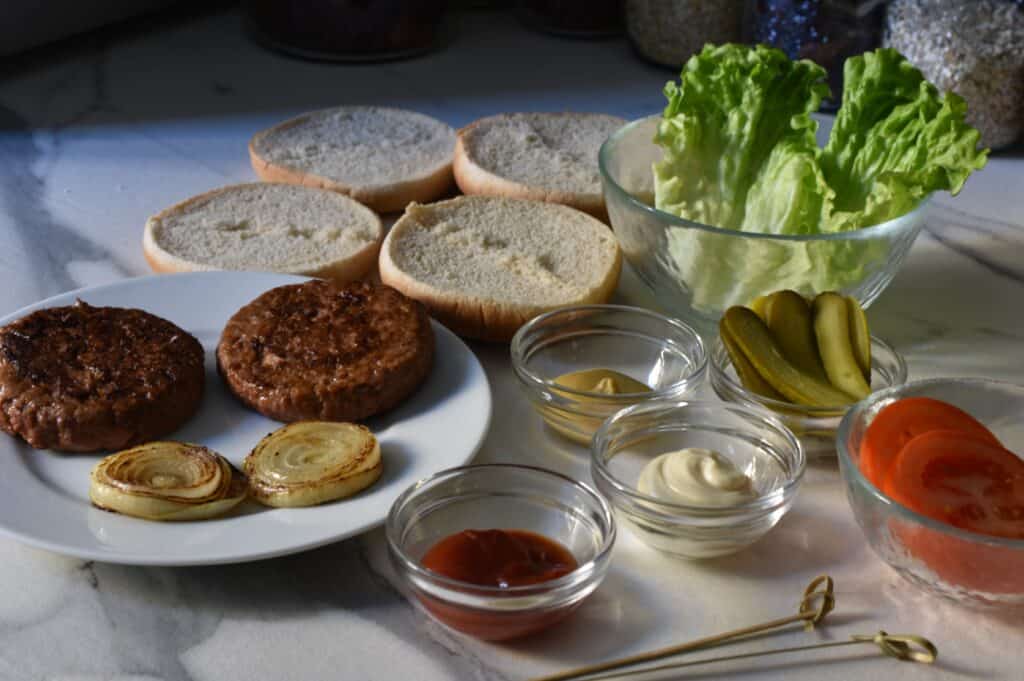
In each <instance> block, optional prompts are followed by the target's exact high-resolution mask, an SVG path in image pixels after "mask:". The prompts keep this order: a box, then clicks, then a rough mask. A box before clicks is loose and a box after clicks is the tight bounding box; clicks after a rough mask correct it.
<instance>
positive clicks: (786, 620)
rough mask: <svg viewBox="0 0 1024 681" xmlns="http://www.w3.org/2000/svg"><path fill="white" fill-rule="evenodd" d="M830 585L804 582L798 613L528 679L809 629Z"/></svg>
mask: <svg viewBox="0 0 1024 681" xmlns="http://www.w3.org/2000/svg"><path fill="white" fill-rule="evenodd" d="M834 586H835V585H834V584H833V582H832V578H831V577H829V576H828V575H821V576H820V577H815V578H814V579H813V580H812V581H811V583H810V584H808V585H807V588H806V589H804V596H803V598H802V599H801V600H800V608H799V610H798V612H797V613H796V614H795V615H790V616H789V617H782V618H780V619H775V620H770V621H768V622H764V623H762V624H755V625H752V626H749V627H743V628H741V629H734V630H732V631H727V632H725V633H724V634H717V635H715V636H708V637H706V638H700V639H697V640H695V641H690V642H688V643H683V644H681V645H675V646H669V647H668V648H660V649H658V650H652V651H650V652H647V653H640V654H638V655H631V656H629V657H623V658H620V659H617V660H611V661H609V662H601V663H599V664H593V665H588V666H586V667H579V668H577V669H570V670H569V671H566V672H559V673H557V674H552V675H550V676H541V677H537V678H535V679H532V680H531V681H566V680H567V679H575V678H577V677H581V676H590V675H592V674H597V673H599V672H606V671H610V670H612V669H620V668H622V667H631V666H633V665H637V664H641V663H643V662H653V661H654V660H660V659H662V658H665V657H670V656H672V655H679V654H680V653H687V652H690V651H693V650H699V649H701V648H709V647H712V646H715V645H719V644H722V643H726V642H728V641H731V640H733V639H737V638H742V637H744V636H751V635H753V634H759V633H761V632H764V631H768V630H770V629H778V628H779V627H783V626H786V625H787V624H794V623H796V622H803V623H804V626H805V627H807V628H808V629H812V628H814V625H815V624H817V623H818V622H820V621H821V620H822V619H823V618H824V617H825V615H827V614H828V613H830V612H832V608H834V607H835V604H836V599H835V593H834Z"/></svg>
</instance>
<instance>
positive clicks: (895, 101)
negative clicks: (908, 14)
mask: <svg viewBox="0 0 1024 681" xmlns="http://www.w3.org/2000/svg"><path fill="white" fill-rule="evenodd" d="M966 114H967V104H966V103H965V102H964V100H963V99H962V98H961V97H959V96H958V95H956V94H954V93H947V94H945V95H940V94H939V92H938V90H936V89H935V87H934V86H933V85H932V84H931V83H929V82H928V81H927V80H925V78H924V76H923V75H922V74H921V72H920V71H918V70H917V69H916V68H914V67H913V66H912V65H911V64H910V63H909V62H908V61H907V60H906V59H904V58H903V56H902V55H901V54H900V53H899V52H897V51H896V50H893V49H880V50H876V51H874V52H867V53H865V54H863V55H860V56H858V57H853V58H851V59H847V60H846V65H845V68H844V70H843V101H842V106H841V107H840V109H839V112H838V114H837V116H836V122H835V125H834V126H833V128H832V133H831V135H830V137H829V141H828V144H827V145H826V146H825V150H824V152H823V153H822V155H821V167H822V171H823V172H824V174H825V178H826V181H827V182H828V184H829V186H830V187H832V189H833V190H834V191H835V206H834V214H833V215H832V216H830V217H829V219H828V220H827V222H826V223H825V224H823V225H822V229H821V231H823V232H830V231H842V230H846V229H856V228H859V227H867V226H870V225H874V224H878V223H880V222H885V221H887V220H891V219H892V218H895V217H898V216H900V215H903V214H904V213H907V212H909V211H911V210H913V209H914V208H915V207H916V206H917V205H918V204H919V203H920V202H921V200H922V199H924V198H925V197H926V196H928V195H929V194H931V193H932V192H935V191H942V190H945V191H948V192H950V193H951V194H954V195H955V194H957V193H958V192H959V191H960V189H961V188H962V187H963V185H964V182H966V181H967V177H968V176H969V175H970V174H971V173H972V172H973V171H975V170H979V169H981V168H982V167H984V166H985V162H986V158H987V155H988V150H987V149H982V150H978V149H977V146H978V140H979V138H980V134H979V132H978V131H977V130H975V129H974V128H973V127H971V126H970V125H968V124H967V123H966V122H965V121H964V117H965V115H966Z"/></svg>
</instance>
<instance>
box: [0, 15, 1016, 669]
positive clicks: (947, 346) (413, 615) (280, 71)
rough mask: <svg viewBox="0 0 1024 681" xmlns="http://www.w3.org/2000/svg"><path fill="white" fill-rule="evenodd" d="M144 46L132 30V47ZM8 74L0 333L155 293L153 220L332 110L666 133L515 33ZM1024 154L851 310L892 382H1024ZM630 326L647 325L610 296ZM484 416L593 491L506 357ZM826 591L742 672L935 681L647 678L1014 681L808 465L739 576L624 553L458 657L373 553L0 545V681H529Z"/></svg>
mask: <svg viewBox="0 0 1024 681" xmlns="http://www.w3.org/2000/svg"><path fill="white" fill-rule="evenodd" d="M139 26H141V24H140V25H138V26H136V28H137V29H138V28H139ZM2 69H3V70H2V71H0V78H2V80H0V273H2V280H3V289H2V292H0V314H7V313H9V312H12V311H14V310H16V309H18V308H20V307H22V306H23V305H26V304H28V303H31V302H33V301H36V300H38V299H41V298H44V297H47V296H50V295H53V294H56V293H59V292H62V291H67V290H70V289H74V288H78V287H82V286H90V285H95V284H100V283H105V282H109V281H113V280H117V279H121V278H124V277H130V276H138V275H143V274H147V273H148V268H147V266H146V263H145V261H144V260H143V257H142V251H141V248H140V239H141V234H142V226H143V224H144V222H145V219H146V217H147V216H149V215H150V214H152V213H155V212H157V211H158V210H160V209H162V208H164V207H166V206H168V205H170V204H172V203H175V202H177V201H179V200H181V199H184V198H186V197H188V196H190V195H192V194H196V193H199V192H203V191H206V190H208V189H210V188H212V187H215V186H218V185H222V184H226V183H231V182H237V181H247V180H252V179H254V176H253V173H252V171H251V169H250V167H249V164H248V160H247V156H246V142H247V140H248V139H249V137H250V135H251V134H252V133H253V132H255V131H257V130H259V129H261V128H263V127H266V126H267V125H270V124H272V123H274V122H277V121H279V120H281V119H283V118H285V117H287V116H289V115H292V114H294V113H297V112H300V111H304V110H307V109H311V108H315V107H322V106H329V105H335V104H343V103H376V104H388V105H394V106H400V107H407V108H411V109H416V110H419V111H423V112H425V113H427V114H430V115H433V116H437V117H439V118H441V119H443V120H446V121H448V122H449V123H451V124H452V125H455V126H459V125H462V124H465V123H467V122H469V121H471V120H473V119H475V118H477V117H479V116H481V115H486V114H491V113H497V112H503V111H510V110H564V109H576V110H593V111H605V112H610V113H615V114H619V115H621V116H625V117H637V116H641V115H644V114H648V113H651V112H654V111H657V110H659V109H660V108H661V106H662V97H661V86H662V84H663V83H664V82H665V81H666V80H667V79H668V78H670V77H671V75H672V74H671V73H670V72H667V71H663V70H660V69H657V68H655V67H652V66H649V65H646V64H644V63H643V62H641V61H639V59H638V58H637V57H636V56H635V55H634V54H633V53H632V52H631V50H630V49H629V47H628V45H627V44H626V43H625V41H623V40H607V41H597V42H572V41H565V40H560V39H557V38H553V37H547V36H541V35H537V34H532V33H529V32H527V31H525V30H524V29H522V28H520V27H519V26H518V25H517V24H515V22H513V21H512V19H511V17H509V16H507V15H502V14H489V13H480V14H466V15H460V16H457V17H455V18H454V19H453V22H452V31H451V41H450V44H449V45H447V46H446V48H445V49H443V50H440V51H438V52H436V53H434V54H431V55H429V56H427V57H424V58H420V59H415V60H411V61H406V62H394V63H388V64H380V65H360V66H339V65H330V64H317V63H308V62H301V61H295V60H291V59H287V58H284V57H281V56H279V55H276V54H273V53H270V52H267V51H264V50H262V49H260V48H258V47H256V46H255V45H254V44H252V43H251V41H250V40H249V39H248V38H247V37H246V36H245V34H244V32H243V31H242V28H241V22H240V19H239V17H238V16H237V15H236V14H234V13H231V12H226V13H220V14H213V15H206V16H202V17H197V18H177V19H173V20H171V21H169V22H167V23H166V24H163V25H161V26H160V27H158V28H153V29H145V30H135V31H130V32H126V31H114V32H106V33H103V34H100V35H98V36H92V37H84V38H81V39H78V40H75V41H73V42H72V43H70V44H65V45H62V46H60V47H59V48H55V49H53V50H47V51H45V52H36V53H34V54H33V55H32V56H31V57H30V58H27V59H20V60H17V61H9V62H8V63H5V64H4V66H3V67H2ZM1022 196H1024V153H1022V150H1021V148H1020V147H1017V148H1016V149H1015V150H1010V151H1008V152H1004V153H1001V154H998V155H996V156H994V157H993V158H992V160H991V161H990V163H989V166H988V167H987V168H986V169H985V170H984V171H982V172H980V173H978V174H977V175H976V176H974V177H972V178H971V180H970V181H969V182H968V184H967V186H966V188H965V189H964V191H963V193H962V194H961V195H960V196H959V197H957V198H956V199H953V198H951V197H949V196H942V197H939V198H938V199H937V200H936V201H934V202H933V206H932V208H931V214H930V217H929V222H928V226H927V228H926V231H925V232H924V233H923V234H922V235H921V237H920V238H919V240H918V241H917V243H916V244H915V245H914V247H913V250H912V251H911V254H910V257H909V259H908V261H907V263H906V264H905V266H904V267H903V270H902V271H901V272H900V274H899V275H898V276H897V278H896V279H895V281H894V282H893V284H892V285H891V286H890V288H889V289H888V290H887V291H886V292H885V293H884V294H883V296H882V297H881V298H880V299H879V300H878V302H877V303H876V304H875V305H874V306H873V307H872V309H871V317H872V323H873V325H874V328H875V330H876V331H877V333H878V334H879V335H881V336H883V337H885V338H887V339H888V340H889V341H890V342H891V343H892V344H894V345H895V346H896V347H897V348H899V349H900V350H901V351H902V352H903V353H904V354H905V356H906V358H907V360H908V363H909V366H910V373H911V377H912V378H924V377H929V376H940V375H942V376H954V375H956V376H961V375H963V376H966V375H973V376H989V377H996V378H1002V379H1008V380H1012V381H1017V382H1024V361H1022V356H1024V352H1022V350H1024V315H1021V314H1019V312H1020V310H1021V309H1022V305H1024V217H1022V213H1021V210H1020V207H1021V205H1022V204H1021V197H1022ZM619 297H620V299H622V300H626V301H631V300H641V299H642V293H641V292H640V290H639V287H638V286H637V285H636V283H635V281H633V280H631V279H629V278H628V277H627V279H626V280H625V282H624V284H623V286H622V289H621V291H620V293H619ZM474 349H475V350H476V351H477V353H478V355H479V357H480V358H481V360H482V362H483V363H484V366H485V368H486V370H487V373H488V376H489V378H490V380H491V383H492V389H493V391H494V397H495V403H496V404H500V405H502V407H501V409H500V410H499V411H498V412H497V413H496V418H495V420H494V423H493V426H492V429H491V432H490V434H489V436H488V438H487V441H486V443H485V445H484V447H483V449H482V450H481V452H480V454H479V457H478V460H479V461H519V462H524V463H532V464H537V465H542V466H546V467H549V468H553V469H557V470H560V471H563V472H566V473H569V474H572V475H575V476H578V477H580V478H584V479H586V478H587V477H588V473H587V459H586V455H585V452H584V451H583V450H582V449H578V448H575V447H573V446H571V445H567V444H565V443H564V442H562V441H559V440H557V439H555V437H554V436H552V435H550V434H549V433H548V432H547V431H545V430H544V429H543V428H542V427H541V425H540V424H539V422H538V420H537V418H536V417H535V415H534V414H533V413H532V412H531V411H529V407H528V406H527V405H526V403H525V402H524V401H523V400H522V399H521V398H520V397H519V394H518V387H517V386H516V384H515V380H514V377H513V376H512V373H511V371H510V370H509V367H508V361H507V350H506V349H503V348H499V347H493V346H475V347H474ZM822 572H828V573H830V574H831V575H833V576H834V577H835V579H836V581H837V600H838V608H837V611H836V613H835V614H834V615H832V616H830V623H829V624H828V626H826V627H824V628H823V629H821V630H819V631H818V632H816V633H813V634H807V633H804V632H803V631H799V630H793V631H790V632H786V633H783V634H780V635H777V636H772V637H769V638H762V639H758V640H755V641H752V642H751V643H750V644H749V645H750V647H751V648H767V647H772V646H782V645H800V644H804V643H808V642H810V641H815V640H839V639H841V638H843V637H845V636H846V635H848V634H850V633H852V632H866V633H870V632H874V631H877V630H878V629H880V628H885V629H887V630H888V631H912V632H916V633H919V634H922V635H925V636H928V637H929V638H931V639H932V640H934V641H935V642H936V643H937V644H938V645H939V647H940V650H941V657H940V661H939V663H938V664H937V665H936V666H934V667H923V666H918V665H910V664H903V663H898V662H895V661H890V660H883V659H879V658H877V657H876V656H874V655H872V654H871V652H870V651H864V652H859V651H857V650H853V651H849V652H843V651H835V652H832V653H828V652H826V653H823V654H820V655H811V656H804V657H785V658H781V657H780V658H775V659H771V660H767V661H759V662H755V663H751V662H750V661H748V662H745V663H744V662H735V663H728V664H723V665H721V666H718V667H716V668H714V669H710V668H709V669H707V670H704V671H699V670H693V671H691V672H690V673H688V674H686V675H679V674H677V675H670V676H668V677H659V678H687V679H692V678H711V677H712V674H711V672H712V671H713V672H714V673H715V674H720V676H714V678H730V679H744V680H745V679H779V678H786V679H794V680H799V679H808V680H809V679H814V680H815V681H820V680H822V679H876V678H900V679H929V680H938V679H943V680H945V679H986V680H987V679H1019V678H1020V675H1021V672H1020V666H1019V660H1020V655H1019V652H1018V650H1017V647H1019V646H1020V645H1021V644H1022V643H1024V634H1022V631H1024V620H1021V619H1012V618H1009V619H1008V618H1000V617H994V616H988V615H979V614H976V613H971V612H967V611H964V610H961V609H959V608H958V607H956V606H954V605H951V604H949V603H946V602H944V601H941V600H938V599H935V598H932V597H930V596H927V595H925V594H923V593H921V592H918V591H916V590H914V589H913V588H912V587H911V586H909V585H908V584H906V583H905V582H904V581H902V579H901V578H899V577H898V576H897V575H896V574H895V573H894V572H893V571H892V570H890V569H889V568H888V567H887V566H886V565H884V564H883V563H882V562H881V561H879V560H878V559H877V558H876V557H875V556H874V554H872V553H871V552H870V550H869V548H868V547H867V545H866V544H865V542H864V540H863V539H862V536H861V534H860V531H859V529H858V528H857V526H856V525H855V523H854V521H853V518H852V516H851V513H850V511H849V509H848V507H847V504H846V501H845V498H844V495H843V492H842V488H841V484H840V481H839V476H838V473H837V471H836V468H835V464H834V462H827V461H826V462H816V463H814V464H813V465H812V466H811V467H810V470H809V472H808V475H807V478H806V481H805V483H804V485H803V488H802V490H801V494H800V497H799V498H798V501H797V503H796V506H795V508H794V509H793V511H792V512H791V513H790V514H789V515H788V516H786V518H784V519H783V521H782V522H781V524H780V525H779V526H778V527H777V528H776V529H775V530H774V531H773V532H772V533H771V534H769V535H768V536H767V537H766V538H765V539H764V540H762V541H761V542H760V543H758V544H757V545H755V546H754V547H752V548H751V549H749V550H747V551H745V552H743V553H740V554H737V555H735V556H733V557H729V558H723V559H717V560H713V561H706V562H703V563H691V562H684V561H680V560H675V559H671V558H668V557H666V556H664V555H661V554H659V553H656V552H654V551H653V550H650V549H648V548H646V547H645V546H643V545H642V544H640V543H639V542H638V541H637V540H636V539H635V538H634V537H632V536H631V535H630V534H629V533H628V531H623V532H622V533H621V535H620V540H619V542H618V544H617V546H616V549H615V553H614V559H613V564H612V567H611V569H610V572H609V574H608V577H607V579H606V581H605V582H604V584H603V585H602V587H601V588H600V589H599V590H598V592H597V593H596V594H595V595H594V596H593V597H592V598H591V599H589V600H588V601H587V602H586V603H585V604H584V606H583V607H582V608H581V609H580V610H579V611H578V612H577V613H576V615H574V616H573V617H572V618H571V619H570V620H568V621H567V622H565V623H564V624H563V625H561V626H559V627H558V628H557V629H555V630H552V631H551V632H550V635H546V636H542V637H538V638H535V639H531V640H526V641H521V642H517V643H513V644H505V645H494V644H485V643H480V642H476V641H472V640H468V639H465V638H462V637H460V636H457V635H455V634H452V633H451V632H449V631H447V630H445V629H443V628H441V627H440V626H438V625H436V624H434V623H432V622H431V621H429V620H428V619H427V618H426V617H425V616H424V615H423V614H422V613H421V612H420V611H418V610H417V609H415V608H413V607H412V606H411V605H410V604H409V603H408V602H407V601H406V600H405V599H404V598H403V596H402V595H401V594H400V593H399V592H398V591H397V590H396V588H395V586H394V585H393V575H392V573H391V571H390V568H389V566H388V564H387V560H386V553H385V550H384V542H383V541H382V533H381V531H379V530H378V531H374V532H370V533H368V534H366V535H363V536H361V537H358V538H356V539H352V540H349V541H345V542H341V543H338V544H334V545H332V546H328V547H325V548H322V549H318V550H315V551H310V552H307V553H303V554H299V555H295V556H290V557H285V558H279V559H274V560H268V561H263V562H258V563H251V564H243V565H230V566H219V567H204V568H135V567H125V566H116V565H107V564H100V563H91V562H83V561H80V560H75V559H70V558H65V557H61V556H57V555H53V554H50V553H47V552H44V551H39V550H35V549H31V548H27V547H24V546H22V545H20V544H18V543H16V542H13V541H9V540H0V679H18V680H21V679H33V680H35V679H47V680H49V679H54V680H57V679H61V680H65V679H66V680H71V679H75V680H81V681H85V680H90V681H92V680H99V679H104V680H110V679H118V680H124V681H128V680H129V679H131V680H142V679H147V680H149V679H163V680H165V681H184V680H187V679H194V680H196V681H207V680H210V681H214V680H216V681H231V680H233V679H246V680H247V681H260V680H262V679H267V680H276V681H285V680H289V679H304V680H305V679H318V678H332V679H352V680H359V681H362V680H372V679H393V678H402V677H404V678H410V679H416V680H417V681H430V680H433V679H450V678H458V679H479V680H500V679H523V678H526V677H529V676H531V675H535V674H540V673H545V672H552V671H555V670H557V669H560V668H563V667H567V666H575V665H578V664H582V663H585V662H590V661H596V660H599V659H602V658H606V657H612V656H619V655H623V654H627V653H631V652H638V651H641V650H644V649H649V648H652V647H656V646H663V645H668V644H670V643H673V642H679V641H682V640H686V639H689V638H693V637H696V636H701V635H706V634H710V633H714V632H717V631H722V630H725V629H730V628H734V627H738V626H741V625H745V624H748V623H752V622H756V621H760V620H764V619H768V618H770V617H775V616H781V615H784V614H788V613H790V612H792V611H793V610H794V609H795V605H796V602H797V601H798V600H799V594H800V592H801V590H802V588H803V586H804V584H805V583H806V582H807V581H808V580H809V579H810V578H811V577H813V576H814V575H816V574H819V573H822Z"/></svg>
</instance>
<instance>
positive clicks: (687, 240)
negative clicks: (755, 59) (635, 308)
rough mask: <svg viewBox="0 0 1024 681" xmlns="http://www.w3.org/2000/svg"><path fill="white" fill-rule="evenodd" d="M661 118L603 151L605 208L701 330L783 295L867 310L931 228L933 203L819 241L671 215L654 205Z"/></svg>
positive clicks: (625, 130) (646, 272) (661, 292)
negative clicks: (737, 309) (831, 299)
mask: <svg viewBox="0 0 1024 681" xmlns="http://www.w3.org/2000/svg"><path fill="white" fill-rule="evenodd" d="M660 119H661V117H660V116H652V117H649V118H642V119H640V120H638V121H634V122H632V123H629V124H627V125H625V126H624V127H622V128H620V129H619V130H618V131H616V132H615V133H613V134H612V135H611V136H610V137H609V138H608V139H607V140H606V141H605V143H604V145H603V146H602V147H601V151H600V154H599V157H598V158H599V165H600V169H601V182H602V185H603V187H604V197H605V204H606V206H607V208H608V216H609V219H610V222H611V225H612V228H613V229H614V230H615V234H616V236H617V237H618V239H619V243H620V244H621V245H622V251H623V253H624V254H625V256H626V259H627V260H628V261H629V263H630V264H631V265H632V266H633V269H635V270H636V272H637V274H638V275H639V277H640V279H642V280H643V281H644V283H646V284H647V286H648V287H649V288H650V289H651V291H652V293H653V295H654V296H655V298H656V299H657V300H658V302H659V304H661V305H663V306H664V307H665V309H667V310H669V311H671V312H672V313H673V314H677V315H679V316H681V317H682V318H683V319H685V320H686V321H689V322H693V323H695V324H697V325H698V326H699V327H701V328H706V327H709V326H710V325H711V324H714V323H716V322H717V321H718V319H719V317H721V316H722V313H723V312H724V311H725V310H726V308H728V307H729V306H731V305H745V304H747V303H749V302H750V301H752V300H753V299H754V298H755V297H757V296H760V295H765V294H768V293H771V292H773V291H778V290H779V289H783V288H791V289H794V290H796V291H798V292H799V293H802V294H803V295H805V296H812V295H815V294H817V293H821V292H823V291H827V290H838V291H841V292H842V293H844V294H847V295H850V296H853V297H854V298H856V299H857V301H858V302H860V304H861V305H862V306H864V307H867V306H868V305H870V304H871V303H872V301H874V300H875V298H877V297H878V295H879V294H880V293H881V292H882V291H883V290H884V289H885V287H886V286H888V285H889V282H891V281H892V278H893V277H894V276H895V275H896V271H897V270H898V269H899V267H900V264H902V262H903V260H904V259H905V258H906V256H907V251H909V250H910V246H911V244H912V243H913V242H914V239H916V238H917V235H918V234H919V233H920V231H921V228H922V227H923V226H924V218H925V213H926V210H925V208H926V206H925V204H926V203H927V202H922V204H921V205H920V206H918V207H917V208H916V209H915V210H913V211H911V212H910V213H907V214H906V215H903V216H901V217H898V218H896V219H894V220H890V221H888V222H884V223H882V224H879V225H875V226H872V227H867V228H864V229H858V230H853V231H849V232H843V233H837V234H824V235H814V236H809V235H779V234H760V233H751V232H740V231H737V230H732V229H720V228H717V227H712V226H708V225H703V224H700V223H698V222H693V221H691V220H685V219H683V218H679V217H676V216H674V215H671V214H669V213H664V212H662V211H660V210H657V209H656V208H654V207H653V206H654V176H653V172H652V170H651V165H652V164H653V163H654V162H655V161H658V160H660V159H661V147H659V146H658V145H656V144H655V143H654V141H653V140H654V134H655V131H656V130H657V126H658V121H659V120H660ZM766 227H768V228H770V227H771V226H770V225H766Z"/></svg>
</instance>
